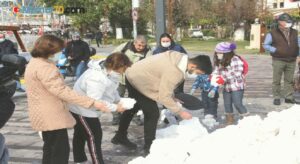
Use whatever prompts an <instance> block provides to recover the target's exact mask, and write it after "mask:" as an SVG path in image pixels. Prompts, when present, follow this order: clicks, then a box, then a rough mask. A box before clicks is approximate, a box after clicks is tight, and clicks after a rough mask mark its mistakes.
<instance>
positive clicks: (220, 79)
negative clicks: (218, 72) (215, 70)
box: [216, 76, 225, 86]
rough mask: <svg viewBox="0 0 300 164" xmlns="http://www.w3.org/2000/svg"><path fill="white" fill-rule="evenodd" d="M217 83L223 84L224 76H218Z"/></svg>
mask: <svg viewBox="0 0 300 164" xmlns="http://www.w3.org/2000/svg"><path fill="white" fill-rule="evenodd" d="M216 82H217V84H218V85H219V86H220V85H223V84H224V83H225V81H224V79H223V77H222V76H217V81H216Z"/></svg>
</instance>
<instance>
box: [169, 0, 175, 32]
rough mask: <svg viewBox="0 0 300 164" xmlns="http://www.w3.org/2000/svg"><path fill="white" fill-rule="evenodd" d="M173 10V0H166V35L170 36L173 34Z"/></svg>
mask: <svg viewBox="0 0 300 164" xmlns="http://www.w3.org/2000/svg"><path fill="white" fill-rule="evenodd" d="M173 9H174V0H168V33H169V34H171V35H172V34H174V31H173V29H174V28H173Z"/></svg>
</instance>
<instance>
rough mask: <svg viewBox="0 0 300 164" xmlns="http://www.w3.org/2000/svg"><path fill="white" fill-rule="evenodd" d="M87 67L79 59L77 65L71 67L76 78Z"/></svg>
mask: <svg viewBox="0 0 300 164" xmlns="http://www.w3.org/2000/svg"><path fill="white" fill-rule="evenodd" d="M86 69H87V64H86V62H84V61H81V62H80V63H79V64H78V65H77V66H74V67H73V70H75V77H76V80H77V79H78V78H79V77H80V76H81V75H82V74H83V72H84V71H85V70H86Z"/></svg>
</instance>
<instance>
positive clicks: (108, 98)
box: [70, 52, 131, 164]
mask: <svg viewBox="0 0 300 164" xmlns="http://www.w3.org/2000/svg"><path fill="white" fill-rule="evenodd" d="M130 65H131V62H130V60H129V58H128V57H127V56H126V55H125V54H123V53H120V52H116V53H113V54H111V55H109V56H108V57H107V58H106V59H105V60H99V61H96V60H92V61H90V62H89V63H88V67H89V69H88V70H87V71H85V72H84V73H83V74H82V75H81V76H80V77H79V79H78V80H77V81H76V83H75V85H74V90H75V91H77V92H79V93H81V94H82V95H87V96H89V97H92V98H94V99H96V100H102V101H103V102H104V103H105V104H106V105H107V107H108V108H109V109H110V110H111V111H113V112H116V111H117V112H123V111H124V109H125V108H126V107H125V106H124V104H125V103H124V102H120V100H121V99H120V96H119V93H118V91H117V88H118V84H119V79H120V75H121V74H122V73H124V72H125V70H126V69H127V68H128V67H129V66H130ZM126 109H127V108H126ZM70 110H71V113H72V115H73V117H74V118H75V119H76V122H77V123H76V125H75V127H74V137H73V155H74V162H75V163H81V162H86V161H87V157H86V154H85V150H84V147H85V143H86V142H87V143H88V147H89V150H90V155H91V158H92V160H93V163H101V164H103V163H104V161H103V156H102V150H101V142H102V129H101V123H100V121H99V116H100V112H98V111H96V110H87V109H86V108H84V107H80V106H77V105H73V104H70Z"/></svg>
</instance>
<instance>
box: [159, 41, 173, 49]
mask: <svg viewBox="0 0 300 164" xmlns="http://www.w3.org/2000/svg"><path fill="white" fill-rule="evenodd" d="M160 44H161V46H162V47H165V48H168V47H170V45H171V42H161V43H160Z"/></svg>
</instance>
